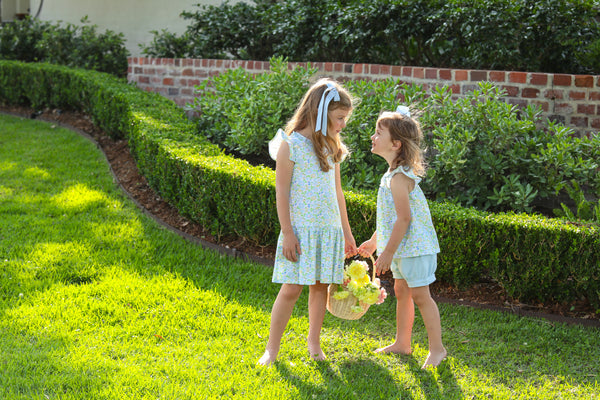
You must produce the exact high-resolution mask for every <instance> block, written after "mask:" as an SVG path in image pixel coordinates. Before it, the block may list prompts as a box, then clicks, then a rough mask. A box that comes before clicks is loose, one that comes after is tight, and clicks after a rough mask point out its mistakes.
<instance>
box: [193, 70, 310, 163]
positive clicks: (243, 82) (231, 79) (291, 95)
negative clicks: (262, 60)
mask: <svg viewBox="0 0 600 400" xmlns="http://www.w3.org/2000/svg"><path fill="white" fill-rule="evenodd" d="M315 72H316V69H315V68H311V67H307V68H304V67H299V68H295V69H293V70H292V71H289V70H288V63H287V61H286V60H284V59H281V58H273V59H271V71H270V72H269V73H263V74H258V75H256V76H253V75H252V74H250V73H249V72H247V71H246V70H244V69H243V68H238V69H235V70H229V71H228V72H227V73H225V74H220V75H217V76H216V77H214V78H212V79H210V80H206V81H203V82H202V83H201V84H200V86H199V87H198V88H197V90H198V91H199V92H200V93H201V96H200V97H197V98H196V100H195V102H194V107H195V108H196V109H197V110H198V111H200V113H201V114H202V117H201V118H200V120H199V129H200V131H201V132H202V135H203V136H206V137H208V138H209V139H210V140H211V141H212V142H213V143H218V144H220V145H222V146H224V147H225V148H226V149H227V150H229V151H233V152H237V153H240V154H244V155H248V154H254V155H258V156H260V157H262V158H265V159H268V157H269V152H268V148H267V146H266V144H267V143H268V141H269V140H270V139H271V138H272V137H273V136H274V135H275V132H276V131H277V129H278V128H281V127H283V126H284V125H285V124H286V122H287V120H288V119H289V118H290V117H291V116H292V114H293V113H294V110H295V108H296V105H297V103H298V99H300V98H301V97H302V96H303V95H304V93H305V92H306V90H307V89H308V86H309V79H310V77H311V76H312V75H313V74H314V73H315Z"/></svg>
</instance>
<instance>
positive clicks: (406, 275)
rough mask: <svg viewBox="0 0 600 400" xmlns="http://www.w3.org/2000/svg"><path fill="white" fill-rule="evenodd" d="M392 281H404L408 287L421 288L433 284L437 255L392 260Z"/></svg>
mask: <svg viewBox="0 0 600 400" xmlns="http://www.w3.org/2000/svg"><path fill="white" fill-rule="evenodd" d="M391 269H392V275H393V276H394V279H404V280H405V281H406V284H407V285H408V287H410V288H413V287H422V286H427V285H429V284H431V283H433V282H435V270H436V269H437V254H427V255H425V256H417V257H404V258H394V260H393V261H392V265H391Z"/></svg>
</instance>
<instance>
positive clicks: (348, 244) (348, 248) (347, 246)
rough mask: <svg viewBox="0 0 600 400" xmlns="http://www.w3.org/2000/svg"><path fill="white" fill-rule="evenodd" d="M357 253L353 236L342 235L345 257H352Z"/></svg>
mask: <svg viewBox="0 0 600 400" xmlns="http://www.w3.org/2000/svg"><path fill="white" fill-rule="evenodd" d="M356 253H357V249H356V240H354V236H353V235H352V234H351V233H350V234H348V235H344V254H345V256H346V257H352V256H353V255H355V254H356Z"/></svg>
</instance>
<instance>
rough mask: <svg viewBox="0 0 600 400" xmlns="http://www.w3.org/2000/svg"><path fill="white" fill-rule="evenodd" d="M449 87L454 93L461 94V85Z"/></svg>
mask: <svg viewBox="0 0 600 400" xmlns="http://www.w3.org/2000/svg"><path fill="white" fill-rule="evenodd" d="M448 87H449V88H450V90H451V91H452V94H460V85H456V84H455V85H448Z"/></svg>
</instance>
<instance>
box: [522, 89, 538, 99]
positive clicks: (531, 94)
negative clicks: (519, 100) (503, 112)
mask: <svg viewBox="0 0 600 400" xmlns="http://www.w3.org/2000/svg"><path fill="white" fill-rule="evenodd" d="M539 94H540V91H539V89H534V88H528V87H527V88H523V91H522V92H521V97H524V98H527V99H536V98H537V97H538V96H539Z"/></svg>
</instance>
